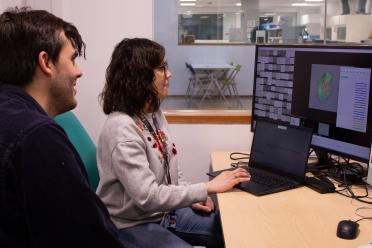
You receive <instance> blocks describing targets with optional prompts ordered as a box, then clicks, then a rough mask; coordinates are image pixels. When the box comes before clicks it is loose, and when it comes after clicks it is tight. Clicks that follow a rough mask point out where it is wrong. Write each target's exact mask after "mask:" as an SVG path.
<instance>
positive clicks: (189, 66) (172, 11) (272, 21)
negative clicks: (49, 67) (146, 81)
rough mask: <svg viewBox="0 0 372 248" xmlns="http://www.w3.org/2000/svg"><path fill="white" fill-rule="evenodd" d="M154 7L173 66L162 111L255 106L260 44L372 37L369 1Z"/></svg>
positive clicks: (260, 0) (221, 0)
mask: <svg viewBox="0 0 372 248" xmlns="http://www.w3.org/2000/svg"><path fill="white" fill-rule="evenodd" d="M154 11H155V13H154V18H155V21H154V34H155V35H154V37H155V40H156V41H157V42H159V43H160V44H162V45H163V46H164V47H165V48H166V51H167V60H168V63H169V65H170V67H169V68H170V70H171V72H172V78H171V80H170V88H169V96H168V98H167V99H166V100H164V102H163V103H162V108H163V109H250V108H251V96H252V88H253V77H254V59H255V44H257V43H259V44H298V43H301V44H304V43H306V44H312V43H324V42H328V43H342V44H344V45H348V44H350V43H353V44H355V43H370V42H371V41H372V39H370V38H372V33H371V32H372V25H371V24H372V17H371V15H370V0H155V1H154ZM325 13H327V14H326V15H325Z"/></svg>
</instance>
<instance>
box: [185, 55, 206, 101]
mask: <svg viewBox="0 0 372 248" xmlns="http://www.w3.org/2000/svg"><path fill="white" fill-rule="evenodd" d="M185 65H186V68H187V69H188V70H189V71H190V74H191V76H190V77H189V84H188V86H187V90H186V97H187V98H188V105H189V106H190V105H191V102H192V100H193V98H195V97H198V96H203V95H204V92H205V90H206V89H207V86H208V83H209V82H210V80H211V79H210V75H209V74H207V73H203V72H196V71H195V70H194V68H193V67H192V66H191V64H189V63H187V62H185Z"/></svg>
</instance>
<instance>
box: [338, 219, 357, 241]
mask: <svg viewBox="0 0 372 248" xmlns="http://www.w3.org/2000/svg"><path fill="white" fill-rule="evenodd" d="M358 227H359V224H358V223H356V222H355V221H352V220H342V221H340V222H339V223H338V225H337V237H339V238H342V239H355V238H356V237H357V236H358V234H359V228H358Z"/></svg>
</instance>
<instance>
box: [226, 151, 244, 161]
mask: <svg viewBox="0 0 372 248" xmlns="http://www.w3.org/2000/svg"><path fill="white" fill-rule="evenodd" d="M238 156H240V157H238ZM230 159H231V160H242V159H249V153H243V152H232V153H230Z"/></svg>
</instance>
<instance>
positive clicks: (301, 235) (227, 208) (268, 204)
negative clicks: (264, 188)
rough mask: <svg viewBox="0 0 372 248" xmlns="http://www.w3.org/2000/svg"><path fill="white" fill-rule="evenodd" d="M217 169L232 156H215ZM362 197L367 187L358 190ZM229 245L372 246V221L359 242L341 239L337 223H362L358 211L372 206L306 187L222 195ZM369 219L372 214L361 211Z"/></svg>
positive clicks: (363, 225) (232, 247)
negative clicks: (268, 193)
mask: <svg viewBox="0 0 372 248" xmlns="http://www.w3.org/2000/svg"><path fill="white" fill-rule="evenodd" d="M211 162H212V169H213V170H220V169H224V168H228V167H229V166H230V163H231V161H230V159H229V153H228V152H213V153H212V154H211ZM355 190H356V192H358V193H359V194H364V193H365V191H364V189H363V190H362V189H360V188H359V189H358V188H355ZM217 200H218V205H219V208H220V212H221V221H222V229H223V233H224V238H225V243H226V247H228V248H239V247H242V248H243V247H244V248H246V247H255V248H260V247H262V248H267V247H270V248H275V247H278V248H279V247H280V248H281V247H286V248H289V247H296V248H298V247H301V248H305V247H311V248H312V247H317V248H321V247H337V248H340V247H348V248H349V247H359V246H361V245H365V244H367V243H369V242H372V221H371V220H362V221H360V222H359V225H360V226H359V229H360V233H359V236H358V237H357V239H354V240H344V239H340V238H338V237H337V236H336V229H337V224H338V222H339V221H341V220H344V219H351V220H357V219H359V218H360V217H359V216H358V215H356V213H355V211H356V209H357V208H358V207H364V206H367V207H371V205H369V204H363V203H361V202H358V201H356V200H351V199H350V198H347V197H344V196H341V195H339V194H336V193H334V194H319V193H317V192H315V191H313V190H311V189H308V188H307V187H301V188H297V189H292V190H288V191H284V192H279V193H275V194H270V195H265V196H259V197H257V196H254V195H252V194H249V193H246V192H243V191H240V190H237V189H236V190H232V191H230V192H227V193H221V194H217ZM358 213H360V214H365V215H367V216H371V215H372V210H371V209H369V210H364V212H363V211H360V212H358Z"/></svg>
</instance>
